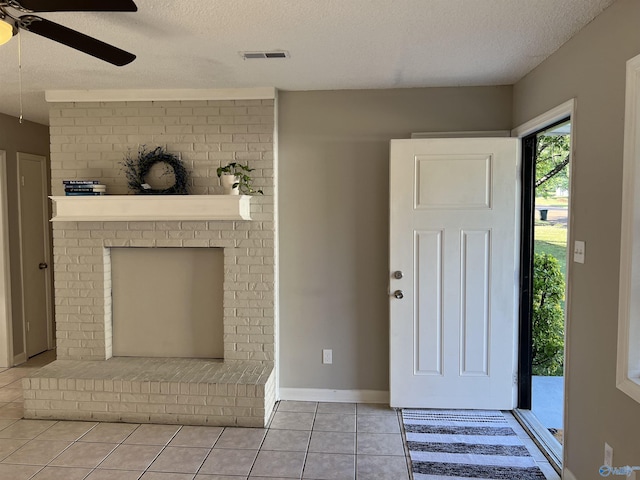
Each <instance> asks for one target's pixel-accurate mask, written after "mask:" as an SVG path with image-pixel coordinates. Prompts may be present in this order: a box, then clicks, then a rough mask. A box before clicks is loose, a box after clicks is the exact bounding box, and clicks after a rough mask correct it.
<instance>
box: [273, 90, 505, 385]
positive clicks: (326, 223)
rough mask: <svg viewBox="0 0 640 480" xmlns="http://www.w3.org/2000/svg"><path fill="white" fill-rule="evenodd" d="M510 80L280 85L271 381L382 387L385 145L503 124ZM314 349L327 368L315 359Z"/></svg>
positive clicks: (385, 365)
mask: <svg viewBox="0 0 640 480" xmlns="http://www.w3.org/2000/svg"><path fill="white" fill-rule="evenodd" d="M511 96H512V89H511V87H483V88H426V89H403V90H366V91H362V90H359V91H326V92H324V91H321V92H281V93H280V96H279V104H278V108H279V110H278V115H279V123H278V129H279V130H278V133H279V178H280V180H279V196H280V199H279V207H278V208H279V215H280V220H279V224H280V259H281V260H280V375H281V377H280V385H281V387H285V388H325V389H345V390H363V389H364V390H388V377H389V351H388V350H389V349H388V343H389V336H388V329H389V326H388V324H389V315H388V299H387V298H388V297H387V279H388V274H389V266H388V227H389V224H388V223H389V222H388V211H389V209H388V198H389V189H388V180H387V175H388V162H389V140H390V139H392V138H408V137H409V135H410V134H411V132H426V131H431V132H438V131H455V130H500V129H509V128H511V124H512V123H511ZM323 348H331V349H333V365H322V363H321V359H322V356H321V351H322V349H323Z"/></svg>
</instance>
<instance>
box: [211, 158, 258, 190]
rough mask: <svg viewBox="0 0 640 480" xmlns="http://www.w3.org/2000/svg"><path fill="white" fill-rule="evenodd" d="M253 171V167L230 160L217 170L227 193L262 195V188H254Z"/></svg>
mask: <svg viewBox="0 0 640 480" xmlns="http://www.w3.org/2000/svg"><path fill="white" fill-rule="evenodd" d="M252 171H253V168H249V166H248V165H243V164H241V163H237V162H230V163H228V164H227V165H225V166H224V167H218V169H217V170H216V172H217V174H218V178H220V183H221V184H222V187H223V188H224V193H226V194H227V195H239V194H242V195H256V194H260V195H262V194H263V193H264V192H263V191H262V190H260V189H257V190H256V189H254V188H253V179H252V178H251V176H250V175H249V173H250V172H252Z"/></svg>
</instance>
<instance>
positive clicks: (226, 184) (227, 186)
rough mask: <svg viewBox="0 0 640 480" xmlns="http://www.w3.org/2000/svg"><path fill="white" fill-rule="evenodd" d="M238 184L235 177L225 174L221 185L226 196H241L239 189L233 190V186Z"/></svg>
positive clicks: (221, 179)
mask: <svg viewBox="0 0 640 480" xmlns="http://www.w3.org/2000/svg"><path fill="white" fill-rule="evenodd" d="M234 183H238V179H237V177H236V176H235V175H228V174H223V175H222V176H221V177H220V184H221V185H222V188H224V193H225V195H239V194H240V190H239V189H238V187H236V188H233V184H234Z"/></svg>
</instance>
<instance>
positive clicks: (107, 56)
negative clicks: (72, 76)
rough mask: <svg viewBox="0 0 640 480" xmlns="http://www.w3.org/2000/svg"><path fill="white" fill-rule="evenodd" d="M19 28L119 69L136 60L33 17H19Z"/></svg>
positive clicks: (122, 52)
mask: <svg viewBox="0 0 640 480" xmlns="http://www.w3.org/2000/svg"><path fill="white" fill-rule="evenodd" d="M19 27H20V28H23V29H25V30H28V31H29V32H32V33H35V34H37V35H42V36H43V37H46V38H49V39H50V40H53V41H55V42H58V43H62V44H64V45H66V46H68V47H71V48H75V49H76V50H80V51H81V52H84V53H86V54H89V55H92V56H94V57H96V58H99V59H100V60H104V61H105V62H109V63H112V64H113V65H117V66H119V67H121V66H123V65H126V64H128V63H131V62H132V61H133V60H134V59H135V58H136V56H135V55H134V54H133V53H129V52H125V51H124V50H121V49H119V48H117V47H114V46H113V45H109V44H108V43H104V42H102V41H100V40H98V39H96V38H93V37H90V36H88V35H85V34H84V33H80V32H78V31H76V30H72V29H70V28H67V27H65V26H63V25H60V24H58V23H54V22H51V21H49V20H46V19H44V18H40V17H36V16H35V15H23V16H21V17H20V22H19Z"/></svg>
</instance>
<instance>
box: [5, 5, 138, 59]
mask: <svg viewBox="0 0 640 480" xmlns="http://www.w3.org/2000/svg"><path fill="white" fill-rule="evenodd" d="M9 8H10V9H14V10H18V11H19V12H22V13H25V14H26V15H20V16H18V15H17V14H15V13H10V10H8V9H9ZM137 11H138V7H137V6H136V4H135V3H134V2H133V0H0V44H2V43H5V42H7V41H9V40H10V39H11V37H12V36H14V35H15V34H16V33H18V30H26V31H28V32H31V33H35V34H36V35H40V36H43V37H46V38H48V39H50V40H53V41H54V42H58V43H62V44H64V45H67V46H68V47H71V48H74V49H76V50H79V51H81V52H84V53H86V54H88V55H92V56H94V57H96V58H99V59H100V60H104V61H105V62H109V63H111V64H113V65H117V66H119V67H121V66H123V65H127V64H128V63H131V62H132V61H133V60H134V59H135V58H136V56H135V55H134V54H132V53H129V52H126V51H124V50H121V49H119V48H117V47H114V46H113V45H109V44H108V43H104V42H102V41H100V40H98V39H96V38H93V37H90V36H88V35H85V34H84V33H80V32H78V31H76V30H72V29H71V28H67V27H65V26H63V25H60V24H58V23H55V22H51V21H49V20H47V19H45V18H41V17H38V16H36V15H33V13H35V12H137ZM3 40H4V41H3Z"/></svg>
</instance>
